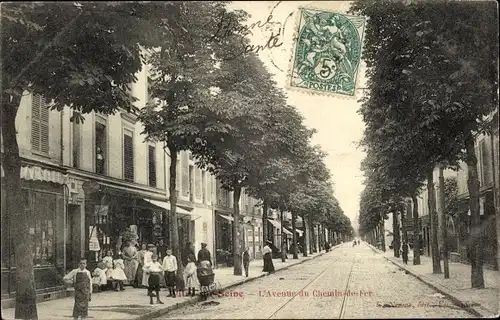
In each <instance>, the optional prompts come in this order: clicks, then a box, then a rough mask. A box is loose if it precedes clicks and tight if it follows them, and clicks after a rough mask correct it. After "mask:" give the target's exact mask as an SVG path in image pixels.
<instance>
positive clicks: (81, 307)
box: [73, 272, 90, 318]
mask: <svg viewBox="0 0 500 320" xmlns="http://www.w3.org/2000/svg"><path fill="white" fill-rule="evenodd" d="M89 298H90V280H89V277H88V275H87V274H86V273H85V272H78V273H77V274H76V280H75V305H74V306H73V318H77V317H87V315H88V311H89Z"/></svg>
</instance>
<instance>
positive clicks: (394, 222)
mask: <svg viewBox="0 0 500 320" xmlns="http://www.w3.org/2000/svg"><path fill="white" fill-rule="evenodd" d="M392 234H393V236H394V238H393V239H394V242H393V244H392V245H393V247H392V249H393V250H394V257H396V258H399V245H400V241H401V239H400V238H401V237H400V230H399V221H398V211H397V210H393V212H392Z"/></svg>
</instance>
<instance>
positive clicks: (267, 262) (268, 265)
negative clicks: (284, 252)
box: [262, 252, 274, 272]
mask: <svg viewBox="0 0 500 320" xmlns="http://www.w3.org/2000/svg"><path fill="white" fill-rule="evenodd" d="M262 271H263V272H274V263H273V256H272V252H268V253H266V254H265V255H264V269H263V270H262Z"/></svg>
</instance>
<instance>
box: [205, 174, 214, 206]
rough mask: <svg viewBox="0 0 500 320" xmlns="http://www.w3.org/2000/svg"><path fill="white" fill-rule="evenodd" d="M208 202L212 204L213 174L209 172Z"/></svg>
mask: <svg viewBox="0 0 500 320" xmlns="http://www.w3.org/2000/svg"><path fill="white" fill-rule="evenodd" d="M206 176H207V203H208V204H212V183H213V180H212V176H211V175H210V174H209V173H208V172H207V175H206Z"/></svg>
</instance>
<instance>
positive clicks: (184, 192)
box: [181, 151, 189, 197]
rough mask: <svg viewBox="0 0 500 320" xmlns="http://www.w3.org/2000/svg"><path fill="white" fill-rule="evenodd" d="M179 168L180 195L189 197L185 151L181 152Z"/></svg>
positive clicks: (187, 164)
mask: <svg viewBox="0 0 500 320" xmlns="http://www.w3.org/2000/svg"><path fill="white" fill-rule="evenodd" d="M181 167H182V169H181V170H182V186H181V190H182V195H183V196H185V197H186V196H188V195H189V161H188V155H187V152H186V151H183V152H181Z"/></svg>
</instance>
